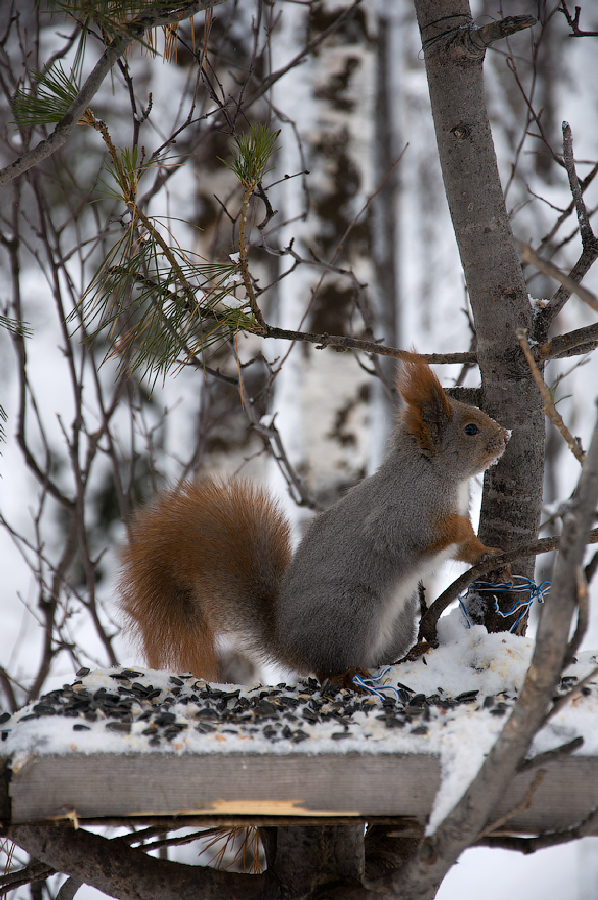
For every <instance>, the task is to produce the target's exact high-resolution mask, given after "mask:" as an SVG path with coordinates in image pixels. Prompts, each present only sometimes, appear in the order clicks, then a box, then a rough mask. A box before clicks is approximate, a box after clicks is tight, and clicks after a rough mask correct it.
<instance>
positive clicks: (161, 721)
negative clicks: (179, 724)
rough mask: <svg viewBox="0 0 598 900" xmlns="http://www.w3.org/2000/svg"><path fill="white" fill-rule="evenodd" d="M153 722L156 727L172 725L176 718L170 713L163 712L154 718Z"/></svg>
mask: <svg viewBox="0 0 598 900" xmlns="http://www.w3.org/2000/svg"><path fill="white" fill-rule="evenodd" d="M154 722H155V723H156V725H172V724H173V723H174V722H176V716H175V714H174V713H171V712H163V713H160V714H159V715H157V716H156V718H155V719H154Z"/></svg>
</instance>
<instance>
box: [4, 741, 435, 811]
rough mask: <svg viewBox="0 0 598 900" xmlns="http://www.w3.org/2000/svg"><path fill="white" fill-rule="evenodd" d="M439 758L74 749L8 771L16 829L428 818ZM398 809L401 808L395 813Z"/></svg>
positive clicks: (410, 755) (33, 760) (355, 754)
mask: <svg viewBox="0 0 598 900" xmlns="http://www.w3.org/2000/svg"><path fill="white" fill-rule="evenodd" d="M439 784H440V762H439V760H438V758H437V757H434V756H423V755H421V756H418V755H416V754H405V755H391V754H357V753H347V754H335V755H330V754H326V755H317V756H315V755H314V756H309V755H307V754H299V753H295V754H286V753H285V754H270V755H267V754H263V755H262V754H253V755H249V754H232V753H231V754H210V755H205V756H204V755H199V754H183V755H181V756H173V755H169V754H163V753H142V754H130V755H118V754H105V755H103V754H98V755H84V754H77V753H73V754H70V755H68V756H50V755H48V756H36V757H32V758H31V759H30V760H28V761H27V762H25V763H24V764H23V765H22V766H21V767H19V768H18V770H17V771H16V772H13V775H12V779H11V782H10V797H11V805H12V815H11V820H12V822H13V823H15V824H17V823H24V822H30V821H36V820H40V819H54V818H60V817H77V818H81V819H85V818H98V817H110V818H114V817H119V816H123V817H129V816H132V817H136V816H137V817H139V816H175V815H176V816H179V815H182V816H185V815H188V816H198V815H200V816H204V815H206V816H209V815H219V816H222V815H230V816H233V815H244V816H251V815H255V816H312V817H313V816H338V815H342V816H356V817H363V818H367V817H368V816H389V815H392V816H394V815H401V816H415V817H422V816H423V817H424V818H425V817H426V816H427V814H428V812H429V810H430V808H431V806H432V802H433V800H434V796H435V794H436V791H437V790H438V787H439ZM399 811H400V812H399Z"/></svg>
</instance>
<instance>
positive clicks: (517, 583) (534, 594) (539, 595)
mask: <svg viewBox="0 0 598 900" xmlns="http://www.w3.org/2000/svg"><path fill="white" fill-rule="evenodd" d="M470 588H473V589H474V590H476V591H492V592H493V593H496V592H497V591H511V592H512V593H517V592H526V593H527V592H528V591H529V597H528V598H527V599H526V600H516V601H515V602H514V603H513V606H512V607H511V609H509V610H508V611H507V612H502V611H501V610H500V609H499V608H498V600H497V599H496V597H495V598H494V609H495V611H496V612H497V613H498V615H499V616H501V618H503V619H506V618H508V617H509V616H513V615H515V614H516V613H518V612H519V613H520V615H519V616H518V618H517V620H516V621H515V622H514V623H513V624H512V625H511V627H510V628H509V631H510V632H511V633H512V632H513V631H515V629H516V628H517V626H518V625H519V623H520V622H521V620H522V618H523V617H524V616H525V614H526V613H527V612H529V610H530V609H531V607H532V606H533V604H534V602H535V601H536V600H537V601H538V603H544V599H545V595H546V594H547V593H548V591H549V590H550V582H549V581H543V582H542V583H541V584H536V582H535V581H533V580H532V579H531V578H525V576H524V575H513V581H512V582H511V583H509V582H502V583H496V582H491V581H474V582H473V584H471V585H470V586H469V587H468V588H466V589H465V590H464V591H461V593H460V594H459V596H458V598H457V599H458V601H459V606H460V607H461V610H462V612H463V614H464V616H465V620H466V622H467V627H468V628H470V627H471V622H470V621H469V616H468V615H467V610H466V609H465V602H464V601H465V597H466V595H467V592H468V591H469V590H470Z"/></svg>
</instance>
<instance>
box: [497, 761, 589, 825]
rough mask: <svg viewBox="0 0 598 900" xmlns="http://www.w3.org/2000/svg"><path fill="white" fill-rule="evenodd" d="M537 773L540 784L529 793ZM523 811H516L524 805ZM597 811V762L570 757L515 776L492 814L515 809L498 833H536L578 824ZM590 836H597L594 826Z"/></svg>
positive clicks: (500, 813) (505, 812) (502, 814)
mask: <svg viewBox="0 0 598 900" xmlns="http://www.w3.org/2000/svg"><path fill="white" fill-rule="evenodd" d="M539 772H543V773H544V777H543V778H542V780H541V782H540V784H539V785H538V786H537V787H536V788H535V790H533V792H530V789H531V787H532V784H533V782H534V779H535V778H536V776H537V775H538V773H539ZM526 801H527V802H528V804H529V805H528V806H527V808H525V809H523V808H519V809H517V807H521V805H522V804H525V802H526ZM596 809H598V759H597V758H596V757H593V756H570V757H562V758H561V759H556V760H554V761H553V762H551V763H550V764H549V765H545V766H542V767H541V768H537V769H531V770H529V771H526V772H522V773H519V774H518V775H516V776H515V778H514V779H513V781H512V782H511V784H510V785H509V787H508V788H507V790H506V791H505V795H504V797H503V799H502V801H501V803H500V804H499V805H498V807H497V809H496V811H495V816H494V817H495V818H499V817H502V816H505V815H507V814H508V813H510V812H512V811H513V810H516V813H515V815H514V816H513V817H512V818H511V819H509V821H508V822H507V823H505V825H504V826H501V828H500V829H499V831H500V832H501V833H507V834H511V833H517V832H522V833H526V834H537V833H539V832H543V831H560V830H563V829H566V828H570V827H571V826H572V825H578V824H579V823H580V822H582V821H583V820H584V819H586V818H587V817H588V816H589V815H590V814H591V813H592V812H594V810H596ZM592 833H593V834H598V823H596V824H595V826H594V830H593V832H592Z"/></svg>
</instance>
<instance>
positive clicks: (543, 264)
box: [519, 241, 598, 312]
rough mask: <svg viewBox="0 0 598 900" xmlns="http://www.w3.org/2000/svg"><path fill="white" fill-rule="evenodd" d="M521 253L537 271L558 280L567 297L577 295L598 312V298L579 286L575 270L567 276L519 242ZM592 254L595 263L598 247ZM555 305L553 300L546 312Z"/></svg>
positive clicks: (527, 245)
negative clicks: (566, 292)
mask: <svg viewBox="0 0 598 900" xmlns="http://www.w3.org/2000/svg"><path fill="white" fill-rule="evenodd" d="M519 252H520V253H521V258H522V260H523V261H524V262H526V263H531V264H532V265H534V266H535V267H536V268H537V269H539V270H540V272H543V273H544V274H545V275H549V276H550V277H551V278H554V279H556V281H560V283H561V284H562V286H563V287H564V288H565V290H566V291H568V294H567V296H570V295H571V294H577V296H578V297H579V298H580V300H583V301H584V303H587V304H588V306H591V307H592V309H595V310H596V311H597V312H598V297H596V295H595V294H593V293H592V292H591V291H588V290H586V288H584V287H582V286H581V284H579V282H578V281H577V280H576V278H575V276H574V274H573V269H572V270H571V272H570V273H569V274H568V275H567V274H565V272H562V271H561V269H559V268H558V266H555V264H554V263H552V262H550V260H548V259H543V258H542V257H541V256H539V255H538V254H537V253H536V251H535V250H533V249H532V247H530V246H529V244H524V243H523V242H522V241H520V242H519ZM584 252H585V251H584ZM587 252H588V253H589V252H590V251H589V250H588V251H587ZM592 252H593V257H594V258H593V260H592V262H593V261H594V260H595V259H596V258H597V257H598V247H597V248H593V250H592ZM589 268H590V266H588V269H589ZM586 271H587V270H586ZM584 274H585V273H584ZM559 302H560V298H559ZM553 305H554V304H553V301H552V300H551V302H550V304H549V305H548V306H547V307H546V310H548V309H550V308H552V306H553ZM560 308H562V303H561V304H560V306H559V310H560Z"/></svg>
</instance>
